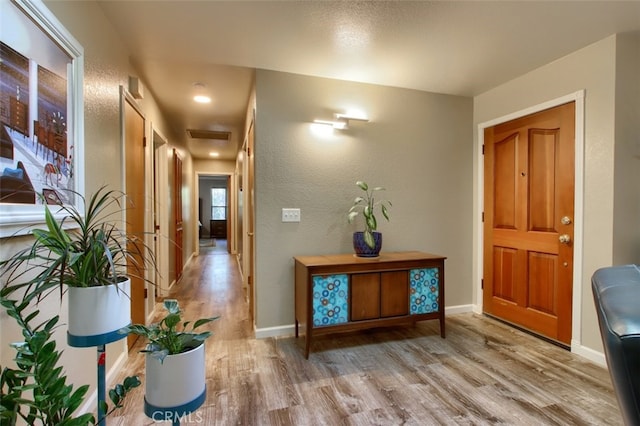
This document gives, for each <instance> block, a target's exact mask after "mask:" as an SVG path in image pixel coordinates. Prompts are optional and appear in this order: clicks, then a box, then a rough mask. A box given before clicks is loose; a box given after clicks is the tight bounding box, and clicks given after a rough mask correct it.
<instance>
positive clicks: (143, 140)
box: [142, 136, 147, 148]
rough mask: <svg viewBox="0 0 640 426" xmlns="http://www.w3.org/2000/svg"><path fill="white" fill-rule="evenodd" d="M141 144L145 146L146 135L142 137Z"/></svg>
mask: <svg viewBox="0 0 640 426" xmlns="http://www.w3.org/2000/svg"><path fill="white" fill-rule="evenodd" d="M142 146H143V147H145V148H146V147H147V137H146V136H143V137H142Z"/></svg>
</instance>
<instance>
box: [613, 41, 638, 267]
mask: <svg viewBox="0 0 640 426" xmlns="http://www.w3.org/2000/svg"><path fill="white" fill-rule="evenodd" d="M615 108H616V126H615V165H616V166H615V174H614V182H615V183H614V188H615V189H614V200H613V202H614V204H613V206H614V208H613V215H614V217H613V235H614V239H613V263H614V264H618V265H619V264H627V263H636V264H640V33H633V34H629V33H627V34H620V35H618V36H617V45H616V106H615Z"/></svg>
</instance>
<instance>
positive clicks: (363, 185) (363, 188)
mask: <svg viewBox="0 0 640 426" xmlns="http://www.w3.org/2000/svg"><path fill="white" fill-rule="evenodd" d="M356 185H358V186H359V187H360V189H362V190H363V191H366V190H368V189H369V185H367V183H366V182H363V181H361V180H359V181H357V182H356Z"/></svg>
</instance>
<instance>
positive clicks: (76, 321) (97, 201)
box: [0, 187, 155, 347]
mask: <svg viewBox="0 0 640 426" xmlns="http://www.w3.org/2000/svg"><path fill="white" fill-rule="evenodd" d="M75 195H76V196H78V197H80V199H81V200H82V203H83V205H84V210H83V211H79V210H78V209H77V208H76V207H75V206H73V205H58V206H57V208H58V209H59V212H58V213H61V214H62V216H63V218H62V219H61V220H60V221H59V222H58V221H57V220H56V218H55V216H54V214H53V213H52V211H51V208H53V207H50V206H48V205H47V204H45V223H46V228H45V229H34V230H32V235H33V237H34V241H33V243H32V244H31V246H29V247H27V248H25V249H23V250H21V251H19V252H17V253H16V254H14V255H13V256H12V257H11V258H9V259H7V260H4V261H2V262H0V271H1V272H2V275H3V278H5V279H6V281H5V284H4V287H3V289H2V294H3V296H5V297H8V296H9V295H11V294H13V293H16V294H19V295H20V296H21V297H22V300H23V301H31V300H36V301H38V302H39V301H40V300H41V299H42V298H43V297H46V296H47V295H49V294H50V293H52V292H56V291H58V292H59V294H60V297H61V298H62V295H63V293H64V292H65V291H68V301H69V303H68V305H69V312H68V316H69V318H68V325H67V327H68V333H67V340H68V342H69V344H70V345H71V346H77V347H89V346H98V345H104V344H106V343H110V342H113V341H116V340H119V339H121V338H122V335H121V334H119V333H118V330H120V329H121V328H122V327H124V326H126V325H128V324H130V323H131V300H130V297H129V295H130V286H131V281H130V276H131V275H128V274H131V272H132V271H135V272H134V273H136V274H138V275H139V276H141V277H143V278H144V276H143V274H144V270H145V269H146V268H147V267H148V266H150V265H152V266H155V264H154V260H153V257H152V253H151V252H150V251H148V250H146V246H145V245H144V242H143V241H142V240H141V238H140V237H139V236H132V235H129V234H127V233H126V232H125V231H123V230H121V229H119V228H118V227H117V226H116V222H117V221H113V220H112V218H113V216H115V215H118V214H121V213H122V200H121V199H122V198H123V197H124V195H123V194H122V193H120V192H116V191H111V190H107V189H106V188H105V187H101V188H100V189H99V190H98V191H97V192H96V193H95V194H94V195H93V196H91V197H90V199H89V200H88V201H87V200H86V199H85V198H84V197H83V196H82V195H81V194H78V193H75ZM145 251H146V253H145ZM128 265H133V266H134V268H129V269H128V270H127V266H128Z"/></svg>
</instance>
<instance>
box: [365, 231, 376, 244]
mask: <svg viewBox="0 0 640 426" xmlns="http://www.w3.org/2000/svg"><path fill="white" fill-rule="evenodd" d="M364 242H365V244H366V245H367V246H369V248H374V247H375V246H376V241H375V239H374V238H373V234H372V233H371V232H370V231H364Z"/></svg>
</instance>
